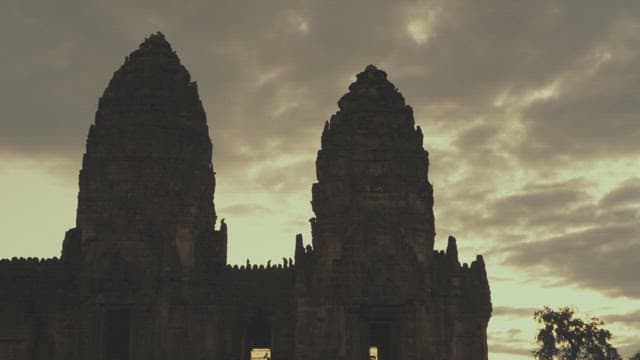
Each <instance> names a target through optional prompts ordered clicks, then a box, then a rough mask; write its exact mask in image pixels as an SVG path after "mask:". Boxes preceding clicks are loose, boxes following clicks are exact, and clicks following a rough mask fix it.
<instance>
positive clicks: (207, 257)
mask: <svg viewBox="0 0 640 360" xmlns="http://www.w3.org/2000/svg"><path fill="white" fill-rule="evenodd" d="M338 106H339V110H338V111H337V112H336V113H335V114H334V115H332V116H331V118H330V120H329V121H327V122H326V123H325V125H324V130H323V132H322V135H321V149H320V150H319V151H318V157H317V161H316V173H317V182H316V183H315V184H313V186H312V207H313V211H314V213H315V218H313V219H311V232H312V239H311V244H307V245H305V243H304V240H303V239H302V236H301V235H297V236H296V237H295V242H292V247H294V249H295V259H289V260H287V259H283V262H282V263H279V264H277V265H274V264H270V263H269V264H267V265H259V266H258V265H251V264H249V263H247V264H246V265H243V266H237V265H233V266H231V265H229V264H227V255H226V253H227V227H226V225H225V223H224V221H221V222H220V223H219V225H216V224H217V215H216V211H215V208H214V202H213V200H214V191H215V172H214V170H213V166H212V144H211V140H210V138H209V129H208V126H207V121H206V115H205V112H204V110H203V107H202V104H201V102H200V99H199V95H198V89H197V86H196V84H195V82H192V81H191V78H190V75H189V73H188V71H187V70H186V69H185V67H184V66H183V65H181V63H180V61H179V59H178V56H177V55H176V53H175V52H174V51H173V50H172V48H171V46H170V45H169V43H168V42H167V41H166V39H165V38H164V36H163V35H162V34H161V33H158V34H153V35H151V36H150V37H149V38H147V39H146V40H145V41H144V42H143V43H142V44H141V45H140V47H139V49H137V50H135V51H134V52H132V53H131V54H130V55H129V56H128V57H127V58H126V60H125V63H124V64H123V65H122V66H121V67H120V69H118V70H117V71H116V72H115V74H114V75H113V78H112V80H111V81H110V83H109V85H108V86H107V88H106V90H105V91H104V94H103V96H102V97H101V98H100V101H99V105H98V109H97V111H96V115H95V122H94V124H93V125H91V127H90V130H89V135H88V139H87V145H86V153H85V155H84V157H83V161H82V170H81V171H80V175H79V185H80V191H79V194H78V208H77V217H76V226H75V228H73V229H71V230H69V231H68V232H67V233H66V235H65V237H64V242H63V244H62V256H61V257H60V259H57V258H53V259H35V258H30V259H16V258H13V259H11V260H8V259H5V260H0V359H3V360H4V359H6V360H40V359H42V360H45V359H46V360H50V359H53V360H86V359H96V360H138V359H140V360H142V359H145V360H152V359H153V360H158V359H160V360H170V359H171V360H174V359H188V360H191V359H193V360H204V359H211V360H254V359H272V360H325V359H336V360H368V359H376V360H432V359H433V360H436V359H437V360H486V359H487V357H488V354H487V324H488V321H489V318H490V315H491V301H490V290H489V284H488V281H487V275H486V271H485V265H484V261H483V259H482V257H481V256H477V258H476V259H475V261H473V262H472V263H471V264H470V265H467V264H463V265H461V263H460V262H459V260H458V253H457V248H456V239H455V238H453V237H449V240H448V244H447V246H446V252H445V251H437V250H434V239H435V223H434V221H435V219H434V213H433V188H432V186H431V184H430V183H429V180H428V168H429V157H428V153H427V152H426V151H425V150H424V148H423V145H422V143H423V134H422V131H421V129H420V127H416V126H415V123H414V118H413V112H412V109H411V107H410V106H408V105H407V104H405V101H404V98H403V97H402V95H401V94H400V93H399V92H398V90H397V89H396V88H395V86H394V85H393V84H392V83H391V82H389V81H388V80H387V75H386V73H385V72H384V71H382V70H379V69H377V68H376V67H375V66H373V65H369V66H367V67H366V68H365V69H364V71H363V72H361V73H359V74H358V75H357V79H356V81H355V82H354V83H353V84H351V85H350V86H349V92H348V93H347V94H346V95H344V96H343V97H342V98H341V99H340V100H339V101H338ZM220 176H224V174H220Z"/></svg>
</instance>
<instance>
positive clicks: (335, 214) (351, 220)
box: [312, 65, 434, 264]
mask: <svg viewBox="0 0 640 360" xmlns="http://www.w3.org/2000/svg"><path fill="white" fill-rule="evenodd" d="M338 105H339V108H340V110H339V111H338V112H337V113H336V114H335V115H333V116H332V117H331V120H330V121H328V122H327V123H326V124H325V128H324V132H323V134H322V149H321V150H320V151H319V152H318V158H317V162H316V170H317V178H318V182H317V183H316V184H314V185H313V201H312V203H313V210H314V212H315V214H316V218H315V219H313V220H312V231H313V236H314V238H313V242H314V247H315V249H316V250H317V251H318V253H319V256H320V257H321V258H323V259H327V261H333V260H335V259H345V258H350V257H351V258H356V257H358V256H363V255H362V254H363V253H366V252H367V251H369V250H368V249H369V248H372V249H378V250H380V249H382V251H383V252H389V251H393V252H397V251H396V250H394V249H399V248H402V247H410V248H412V249H413V250H414V251H415V254H416V256H417V258H418V259H419V261H420V262H422V263H425V264H426V263H428V262H429V259H430V257H431V254H432V250H433V240H434V217H433V210H432V206H433V194H432V193H433V191H432V187H431V184H430V183H429V181H428V178H427V172H428V154H427V152H426V151H425V150H424V148H423V147H422V132H421V130H420V128H419V127H418V128H415V125H414V119H413V111H412V109H411V107H409V106H408V105H406V104H405V101H404V98H403V97H402V95H401V94H400V93H399V92H398V90H397V89H396V87H395V86H394V85H393V84H392V83H391V82H389V81H388V80H387V74H386V73H385V72H384V71H382V70H379V69H377V68H376V67H375V66H373V65H369V66H367V67H366V69H365V70H364V71H363V72H361V73H359V74H358V75H357V80H356V81H355V82H354V83H352V84H351V85H350V86H349V92H348V93H347V94H346V95H344V96H343V97H342V98H341V99H340V101H339V102H338ZM374 245H375V246H374ZM398 251H399V250H398ZM370 260H371V259H368V260H366V261H370ZM366 261H364V260H363V262H366Z"/></svg>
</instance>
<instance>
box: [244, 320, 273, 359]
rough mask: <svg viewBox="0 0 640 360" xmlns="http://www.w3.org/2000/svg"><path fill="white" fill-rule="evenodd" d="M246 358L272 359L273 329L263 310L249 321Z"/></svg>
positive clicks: (246, 337)
mask: <svg viewBox="0 0 640 360" xmlns="http://www.w3.org/2000/svg"><path fill="white" fill-rule="evenodd" d="M245 354H246V355H245V356H244V359H247V360H270V359H271V328H270V327H269V323H268V322H267V319H266V317H265V316H264V313H263V312H262V311H261V310H258V311H256V313H255V314H254V315H253V316H252V317H251V320H249V325H248V327H247V332H246V336H245Z"/></svg>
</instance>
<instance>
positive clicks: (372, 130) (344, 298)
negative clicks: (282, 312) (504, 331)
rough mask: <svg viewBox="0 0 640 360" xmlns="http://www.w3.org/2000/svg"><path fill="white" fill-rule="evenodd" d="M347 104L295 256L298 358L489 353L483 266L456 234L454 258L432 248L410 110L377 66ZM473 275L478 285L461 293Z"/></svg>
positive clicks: (428, 193)
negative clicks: (468, 314)
mask: <svg viewBox="0 0 640 360" xmlns="http://www.w3.org/2000/svg"><path fill="white" fill-rule="evenodd" d="M338 106H339V111H338V112H337V113H336V114H335V115H333V116H332V117H331V119H330V121H328V122H327V123H326V124H325V127H324V131H323V133H322V141H321V142H322V148H321V150H320V151H319V152H318V158H317V162H316V171H317V178H318V182H317V183H316V184H314V185H313V201H312V204H313V210H314V212H315V214H316V217H315V218H314V219H312V220H311V226H312V235H313V250H307V251H305V250H303V249H301V245H298V251H297V252H296V255H297V257H296V263H297V268H296V270H297V271H298V272H299V274H300V276H299V277H298V278H297V280H298V281H297V283H296V294H297V296H296V301H297V321H298V322H297V327H296V353H295V354H296V356H295V357H296V358H298V359H324V358H331V359H365V358H366V357H367V356H369V355H370V354H371V353H370V352H372V351H375V353H377V354H378V356H379V358H380V359H443V360H444V359H461V360H462V359H465V360H466V359H486V356H487V351H486V345H484V347H483V345H482V344H483V341H484V344H486V338H484V337H483V336H485V335H483V331H486V321H487V320H488V314H489V312H490V303H489V297H488V286H486V274H485V273H484V263H483V261H482V259H481V258H479V261H477V262H475V263H474V264H473V265H472V271H469V268H468V267H466V266H467V265H466V264H465V267H461V266H460V263H459V262H458V259H457V250H456V244H455V239H454V238H450V240H449V247H448V254H444V253H438V252H436V253H434V251H433V246H434V236H435V232H434V215H433V188H432V187H431V184H430V183H429V181H428V165H429V160H428V153H427V152H426V151H425V150H424V148H423V147H422V140H423V134H422V131H421V129H420V127H417V128H416V127H415V124H414V119H413V112H412V109H411V107H409V106H408V105H406V104H405V101H404V98H403V97H402V95H401V94H400V93H399V92H398V90H397V89H396V88H395V86H394V85H393V84H392V83H390V82H389V81H388V80H387V74H386V73H385V72H384V71H381V70H379V69H377V68H376V67H375V66H373V65H369V66H367V67H366V69H365V70H364V71H363V72H361V73H359V74H358V75H357V79H356V81H355V82H354V83H353V84H351V85H350V86H349V92H348V93H347V94H346V95H344V96H343V97H342V98H341V99H340V101H339V102H338ZM467 273H468V274H467ZM471 273H473V274H474V275H471ZM463 278H464V279H475V280H473V281H474V282H475V281H477V283H478V287H477V288H476V290H474V292H472V293H470V294H464V295H462V293H463V292H461V291H460V290H459V289H457V287H458V286H459V285H460V283H461V281H462V282H464V281H469V280H464V281H463V280H461V279H463ZM483 284H484V285H483ZM471 288H472V287H471V286H470V287H469V289H468V290H471ZM468 290H467V289H465V292H466V291H468ZM461 295H462V296H461ZM459 296H461V297H459ZM474 297H477V298H476V299H475V300H473V298H474ZM463 298H464V299H465V300H464V301H465V302H473V301H477V303H476V306H478V307H479V309H476V310H474V312H473V318H472V319H465V320H462V319H463V318H462V317H461V315H460V314H458V311H459V308H458V302H459V301H461V299H463ZM463 312H464V311H463ZM314 314H315V315H314ZM318 314H320V315H318ZM483 339H484V340H483ZM318 349H322V351H321V352H320V356H318V355H317V351H318ZM314 352H315V353H314Z"/></svg>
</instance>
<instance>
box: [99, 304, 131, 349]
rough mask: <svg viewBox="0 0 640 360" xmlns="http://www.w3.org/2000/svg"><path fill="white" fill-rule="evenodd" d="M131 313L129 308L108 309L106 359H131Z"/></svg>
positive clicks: (105, 340) (105, 339)
mask: <svg viewBox="0 0 640 360" xmlns="http://www.w3.org/2000/svg"><path fill="white" fill-rule="evenodd" d="M130 328H131V315H130V313H129V310H128V309H117V310H107V313H106V319H105V338H104V342H105V360H129V339H130V334H129V332H130Z"/></svg>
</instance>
